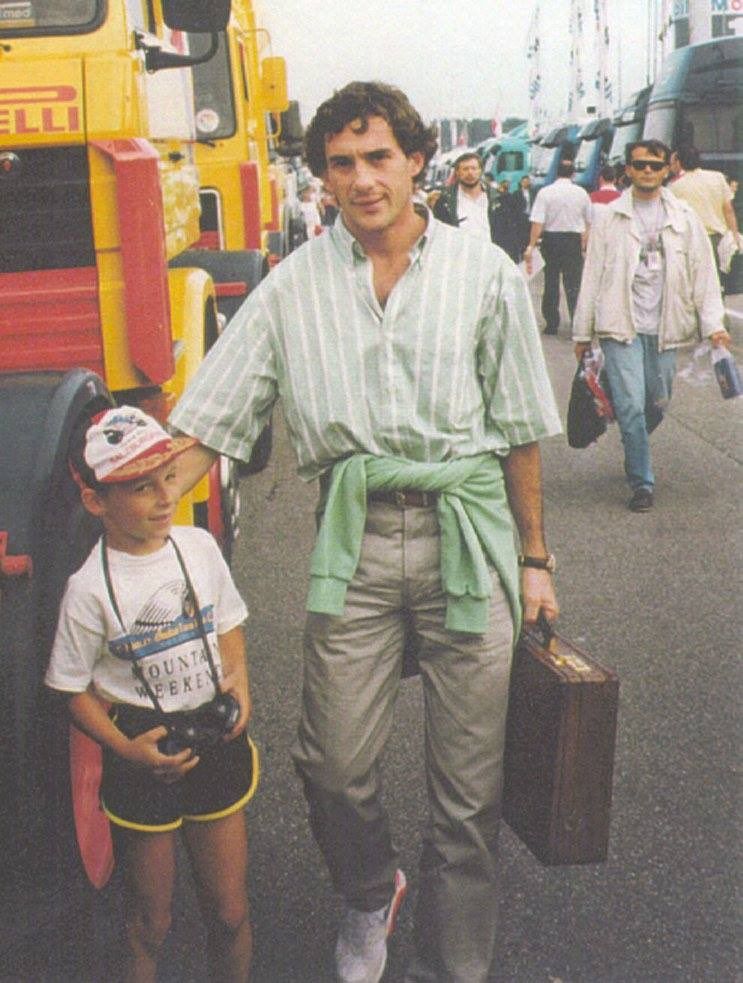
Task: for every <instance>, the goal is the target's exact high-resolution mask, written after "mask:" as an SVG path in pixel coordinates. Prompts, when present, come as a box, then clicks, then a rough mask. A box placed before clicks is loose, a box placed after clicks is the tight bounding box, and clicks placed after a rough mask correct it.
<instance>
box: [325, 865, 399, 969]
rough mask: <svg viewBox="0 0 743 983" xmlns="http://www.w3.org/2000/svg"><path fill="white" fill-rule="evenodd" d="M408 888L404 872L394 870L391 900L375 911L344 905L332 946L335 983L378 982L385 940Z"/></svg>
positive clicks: (385, 951)
mask: <svg viewBox="0 0 743 983" xmlns="http://www.w3.org/2000/svg"><path fill="white" fill-rule="evenodd" d="M407 889H408V885H407V881H406V880H405V874H403V872H402V871H401V870H398V871H396V872H395V890H394V892H393V894H392V899H391V900H390V902H389V903H388V904H386V905H385V906H384V908H379V909H378V910H377V911H358V910H357V909H356V908H346V913H345V915H344V916H343V920H342V921H341V925H340V929H339V930H338V941H337V942H336V945H335V966H336V971H337V973H338V983H379V980H381V979H382V974H383V973H384V967H385V966H386V965H387V939H388V938H389V937H390V935H392V933H393V932H394V931H395V922H396V920H397V914H398V912H399V911H400V907H401V905H402V903H403V900H404V898H405V892H406V891H407Z"/></svg>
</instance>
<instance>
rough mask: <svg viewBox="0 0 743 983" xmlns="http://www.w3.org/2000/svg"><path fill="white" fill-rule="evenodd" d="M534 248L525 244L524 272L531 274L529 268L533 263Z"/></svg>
mask: <svg viewBox="0 0 743 983" xmlns="http://www.w3.org/2000/svg"><path fill="white" fill-rule="evenodd" d="M533 256H534V250H533V249H532V247H531V246H527V247H526V249H525V250H524V266H525V267H526V272H527V273H528V274H529V276H531V269H532V265H533Z"/></svg>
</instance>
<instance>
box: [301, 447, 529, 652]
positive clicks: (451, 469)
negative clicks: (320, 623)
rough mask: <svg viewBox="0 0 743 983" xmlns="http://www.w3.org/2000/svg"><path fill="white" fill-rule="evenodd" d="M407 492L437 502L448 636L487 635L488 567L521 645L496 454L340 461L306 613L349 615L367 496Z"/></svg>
mask: <svg viewBox="0 0 743 983" xmlns="http://www.w3.org/2000/svg"><path fill="white" fill-rule="evenodd" d="M402 490H415V491H421V492H435V493H436V494H437V496H438V498H437V506H436V508H437V513H438V520H439V526H440V529H441V582H442V584H443V587H444V591H445V592H446V594H447V606H446V621H445V626H446V628H447V629H449V630H451V631H461V632H468V633H470V634H482V633H484V632H485V631H487V628H488V608H489V599H490V596H491V594H492V580H491V577H492V573H491V570H490V568H489V566H488V563H490V564H491V565H492V567H494V568H495V570H496V571H497V572H498V575H499V576H500V579H501V582H502V584H503V587H504V589H505V591H506V595H507V597H508V599H509V602H510V605H511V613H512V615H513V622H514V638H517V637H518V633H519V631H520V628H521V602H520V598H519V576H518V565H517V561H516V545H515V540H514V529H513V522H512V519H511V512H510V510H509V508H508V502H507V499H506V489H505V480H504V477H503V469H502V467H501V464H500V461H499V460H498V458H497V457H495V456H494V455H493V454H480V455H478V456H476V457H465V458H458V459H455V460H451V461H444V462H442V463H440V464H429V463H419V462H415V461H407V460H404V459H402V458H397V457H375V456H374V455H372V454H355V455H353V456H352V457H346V458H343V459H342V460H340V461H338V462H337V463H336V464H335V466H334V467H333V470H332V474H331V478H330V483H329V487H328V489H327V496H326V499H325V510H324V513H323V516H322V521H321V524H320V528H319V531H318V535H317V541H316V543H315V549H314V551H313V553H312V560H311V564H310V574H311V579H310V591H309V597H308V599H307V610H308V611H312V612H315V613H318V614H330V615H341V614H342V613H343V609H344V606H345V599H346V588H347V587H348V584H349V582H350V581H351V578H352V577H353V575H354V573H355V572H356V567H357V566H358V562H359V556H360V554H361V540H362V537H363V533H364V525H365V522H366V499H367V495H368V493H370V492H374V491H402Z"/></svg>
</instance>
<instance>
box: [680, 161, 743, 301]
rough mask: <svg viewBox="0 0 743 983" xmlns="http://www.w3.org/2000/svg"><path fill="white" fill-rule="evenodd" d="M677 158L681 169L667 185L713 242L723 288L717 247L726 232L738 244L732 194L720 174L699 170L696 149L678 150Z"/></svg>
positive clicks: (723, 176) (723, 279)
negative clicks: (690, 211) (695, 217)
mask: <svg viewBox="0 0 743 983" xmlns="http://www.w3.org/2000/svg"><path fill="white" fill-rule="evenodd" d="M677 156H678V160H679V164H680V166H681V167H682V168H683V170H682V172H681V173H680V175H679V177H677V178H676V180H675V181H674V182H673V183H672V184H671V185H670V188H671V191H673V193H674V194H675V195H676V197H677V198H680V199H681V200H682V201H685V202H687V203H688V204H689V205H691V207H692V208H693V209H694V211H695V212H696V213H697V215H698V216H699V218H700V220H701V222H702V225H703V226H704V228H705V231H706V233H707V235H708V236H709V238H710V242H711V243H712V250H713V252H714V258H715V265H716V266H717V271H718V275H719V277H720V284H721V286H722V287H723V289H724V287H725V274H724V273H722V272H721V271H720V257H719V255H718V252H717V247H718V245H719V243H720V240H721V239H722V237H723V236H724V235H725V233H726V232H727V231H728V230H729V231H730V232H732V233H733V235H734V237H735V241H736V243H737V242H738V238H739V237H738V220H737V217H736V215H735V209H734V208H733V197H734V195H733V192H732V191H731V189H730V185H729V184H728V182H727V180H726V178H725V175H724V174H723V173H722V172H721V171H708V170H704V169H703V168H701V167H700V166H699V165H700V163H701V157H700V155H699V151H698V150H697V148H696V147H679V149H678V151H677Z"/></svg>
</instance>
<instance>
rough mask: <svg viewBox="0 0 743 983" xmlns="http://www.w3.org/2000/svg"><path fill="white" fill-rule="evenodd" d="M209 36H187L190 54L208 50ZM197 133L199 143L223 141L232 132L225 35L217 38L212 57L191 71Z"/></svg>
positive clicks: (233, 126) (230, 83)
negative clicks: (216, 46)
mask: <svg viewBox="0 0 743 983" xmlns="http://www.w3.org/2000/svg"><path fill="white" fill-rule="evenodd" d="M209 43H210V39H209V35H207V34H189V36H188V47H189V51H190V52H191V54H194V55H201V54H203V53H204V52H205V51H206V50H207V49H208V48H209ZM192 71H193V87H194V103H195V107H196V134H197V136H198V138H199V140H223V139H225V138H226V137H231V136H232V135H233V134H234V133H235V129H236V121H235V104H234V101H233V94H232V81H231V76H230V56H229V52H228V50H227V48H226V46H225V36H224V32H220V35H219V49H218V50H217V53H216V55H215V56H214V57H213V58H210V59H209V61H207V62H204V64H203V65H194V67H193V69H192Z"/></svg>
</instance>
